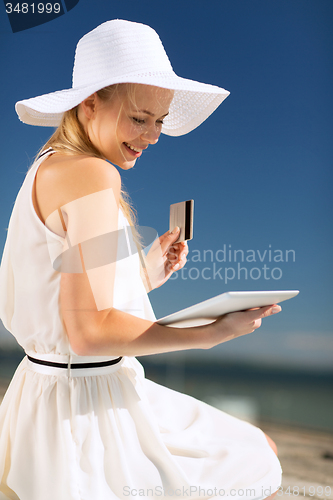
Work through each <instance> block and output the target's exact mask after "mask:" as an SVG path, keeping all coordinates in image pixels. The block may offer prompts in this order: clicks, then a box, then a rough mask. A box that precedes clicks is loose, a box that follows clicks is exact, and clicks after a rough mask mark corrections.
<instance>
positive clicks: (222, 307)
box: [157, 290, 299, 328]
mask: <svg viewBox="0 0 333 500" xmlns="http://www.w3.org/2000/svg"><path fill="white" fill-rule="evenodd" d="M298 293H299V290H276V291H268V292H267V291H262V292H226V293H222V294H221V295H217V296H216V297H212V298H211V299H208V300H205V301H203V302H199V304H195V305H193V306H191V307H187V308H186V309H183V310H182V311H178V312H176V313H173V314H169V315H168V316H165V317H164V318H161V319H159V320H157V323H159V324H160V325H165V326H173V327H177V328H185V327H190V326H200V325H207V324H208V323H212V322H213V321H215V320H216V319H217V318H218V316H222V314H227V313H230V312H235V311H244V310H246V309H251V308H252V307H263V306H269V305H271V304H277V303H279V302H282V301H284V300H288V299H291V298H292V297H295V296H296V295H297V294H298Z"/></svg>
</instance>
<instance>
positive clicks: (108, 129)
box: [85, 85, 173, 170]
mask: <svg viewBox="0 0 333 500" xmlns="http://www.w3.org/2000/svg"><path fill="white" fill-rule="evenodd" d="M131 97H132V96H131ZM131 97H130V96H129V95H128V93H127V91H126V86H125V85H124V86H123V87H121V90H120V92H118V93H116V94H115V96H114V97H113V98H112V100H111V101H102V100H101V99H100V98H99V97H98V95H97V94H96V93H95V94H93V96H91V97H90V98H88V99H87V100H86V101H89V99H92V100H93V102H92V106H91V108H90V111H91V115H89V117H88V118H87V120H86V123H85V125H86V131H87V133H88V136H89V138H90V140H91V142H92V143H93V144H94V146H95V147H96V148H97V149H98V150H99V151H100V152H101V153H102V154H103V155H104V156H105V158H107V159H108V160H109V161H110V162H111V163H113V164H115V165H118V166H119V167H120V168H122V169H124V170H128V169H130V168H132V167H133V166H134V165H135V162H136V160H137V158H139V157H140V156H141V154H142V151H143V150H145V149H147V147H148V146H149V145H150V144H156V143H157V141H158V138H159V135H160V133H161V128H162V124H163V118H165V117H166V115H167V114H168V112H169V106H170V104H171V101H172V98H173V91H171V90H167V89H162V88H159V87H153V86H150V85H135V87H134V94H133V98H131ZM90 104H91V103H90Z"/></svg>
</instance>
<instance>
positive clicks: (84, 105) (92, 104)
mask: <svg viewBox="0 0 333 500" xmlns="http://www.w3.org/2000/svg"><path fill="white" fill-rule="evenodd" d="M96 99H97V94H96V92H95V93H94V94H92V95H90V96H89V97H87V98H86V99H85V100H84V101H82V102H81V109H82V111H83V113H84V115H85V116H86V117H87V118H92V117H93V116H94V113H95V109H96Z"/></svg>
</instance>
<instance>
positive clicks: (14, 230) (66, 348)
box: [0, 149, 282, 500]
mask: <svg viewBox="0 0 333 500" xmlns="http://www.w3.org/2000/svg"><path fill="white" fill-rule="evenodd" d="M52 152H53V151H52V150H51V149H50V150H47V152H46V153H44V154H43V156H42V157H40V158H39V159H38V160H37V161H36V162H35V163H34V164H33V166H32V168H30V169H29V170H28V172H27V175H26V177H25V180H24V182H23V184H22V187H21V189H20V191H19V193H18V196H17V198H16V202H15V205H14V208H13V211H12V215H11V219H10V222H9V227H8V233H7V240H6V244H5V247H4V252H3V256H2V261H1V268H0V318H1V320H2V321H3V324H4V326H5V327H6V328H7V330H9V331H10V332H11V333H12V334H13V335H14V336H15V337H16V339H17V341H18V343H19V344H20V345H21V346H22V347H23V348H24V350H25V351H26V353H27V355H30V356H31V357H33V358H37V359H40V360H47V361H53V362H60V363H68V362H71V363H77V362H85V363H86V362H96V361H98V362H100V361H103V360H106V359H113V358H116V356H114V357H112V356H108V357H104V358H103V357H100V356H98V357H79V356H76V355H75V354H74V352H73V351H72V350H71V347H70V344H69V341H68V337H67V335H66V332H65V329H64V324H63V321H62V316H61V310H60V303H59V292H60V276H61V274H60V273H59V272H57V271H56V270H55V269H54V268H53V266H52V264H51V259H50V252H51V253H52V251H54V252H57V251H58V250H59V252H61V248H62V244H63V239H62V238H61V237H60V236H59V235H57V234H55V233H53V232H52V231H50V230H49V229H47V228H46V227H45V226H44V224H43V223H42V221H41V220H40V219H39V217H38V216H37V214H36V212H35V210H34V206H33V202H32V189H33V183H34V178H35V175H36V172H37V169H38V167H39V165H40V164H41V162H42V161H43V160H44V159H45V158H47V157H48V156H49V155H50V154H52ZM123 225H128V223H127V220H126V219H125V217H124V216H123V214H122V212H121V211H120V212H119V227H121V226H123ZM58 247H59V248H58ZM57 249H58V250H57ZM120 262H122V264H119V266H118V263H117V271H116V280H115V301H116V303H115V307H117V308H118V309H121V310H126V311H127V312H130V313H132V314H133V315H136V316H138V317H141V318H146V319H149V320H153V321H154V320H155V316H154V312H153V310H152V307H151V304H150V301H149V298H148V296H147V294H146V292H145V289H144V286H143V283H142V281H141V278H140V270H139V269H140V268H139V257H138V254H135V255H132V256H129V257H126V258H124V259H123V260H122V261H120ZM133 266H135V269H136V271H135V272H136V275H133ZM117 297H118V299H117ZM124 297H125V298H124ZM126 297H127V298H126ZM117 300H118V303H117ZM281 473H282V470H281V466H280V462H279V460H278V459H277V457H276V456H275V454H274V452H273V451H272V449H271V448H270V446H269V445H268V443H267V440H266V438H265V436H264V433H263V432H262V431H261V430H260V429H258V428H257V427H255V426H253V425H251V424H249V423H247V422H244V421H242V420H239V419H237V418H235V417H232V416H230V415H228V414H226V413H224V412H222V411H220V410H217V409H215V408H213V407H211V406H209V405H207V404H205V403H203V402H201V401H198V400H196V399H194V398H192V397H190V396H187V395H185V394H181V393H178V392H176V391H173V390H171V389H168V388H166V387H163V386H161V385H158V384H156V383H154V382H152V381H150V380H148V379H146V378H145V375H144V370H143V367H142V365H141V364H140V363H139V361H138V360H137V359H136V358H134V357H126V356H125V357H123V358H122V360H121V361H120V362H119V363H117V364H114V365H111V366H106V367H98V368H88V369H75V370H68V369H64V368H56V367H50V366H43V365H39V364H36V363H34V362H31V361H30V360H29V359H28V358H27V356H26V357H24V359H23V360H22V362H21V363H20V365H19V366H18V368H17V370H16V372H15V374H14V376H13V379H12V381H11V383H10V386H9V388H8V390H7V392H6V394H5V397H4V399H3V402H2V404H1V406H0V499H1V500H8V499H10V500H14V499H15V500H17V499H19V500H92V499H98V500H115V499H126V498H134V497H140V498H145V499H157V498H161V497H171V496H173V497H175V498H191V499H192V500H194V499H201V500H202V499H206V498H222V497H223V496H224V497H226V496H229V497H230V496H231V497H233V499H234V500H244V499H249V500H250V499H251V500H261V499H264V498H266V497H267V496H269V495H270V494H272V493H273V492H275V491H276V490H277V489H278V487H279V486H280V484H281Z"/></svg>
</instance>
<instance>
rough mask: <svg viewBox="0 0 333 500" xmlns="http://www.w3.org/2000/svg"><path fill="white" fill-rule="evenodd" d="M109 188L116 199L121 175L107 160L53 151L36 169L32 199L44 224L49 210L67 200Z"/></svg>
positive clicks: (65, 202)
mask: <svg viewBox="0 0 333 500" xmlns="http://www.w3.org/2000/svg"><path fill="white" fill-rule="evenodd" d="M109 188H112V189H113V192H114V195H115V197H116V199H117V198H119V195H120V188H121V177H120V174H119V172H118V170H117V169H116V167H114V166H113V165H111V164H110V163H108V162H107V161H105V160H102V159H100V158H94V157H91V156H66V155H61V154H59V153H54V154H53V155H51V156H49V157H48V158H47V159H46V160H44V161H43V163H42V164H41V165H40V167H39V169H38V171H37V175H36V180H35V189H34V190H33V202H34V206H35V209H36V212H37V215H38V216H39V218H40V219H41V220H42V222H43V223H45V220H46V219H47V217H48V216H49V215H50V214H51V213H52V212H54V211H55V210H57V209H58V208H60V207H62V206H64V205H66V204H67V203H70V202H71V201H74V200H76V199H78V198H81V197H83V196H87V195H89V194H92V193H96V192H98V191H102V190H104V189H109Z"/></svg>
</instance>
